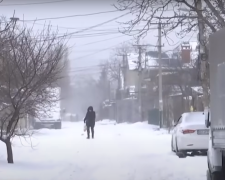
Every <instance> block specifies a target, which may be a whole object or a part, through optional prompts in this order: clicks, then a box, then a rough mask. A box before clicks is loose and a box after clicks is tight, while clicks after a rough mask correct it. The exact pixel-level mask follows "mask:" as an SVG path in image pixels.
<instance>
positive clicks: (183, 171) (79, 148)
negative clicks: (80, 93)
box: [0, 121, 207, 180]
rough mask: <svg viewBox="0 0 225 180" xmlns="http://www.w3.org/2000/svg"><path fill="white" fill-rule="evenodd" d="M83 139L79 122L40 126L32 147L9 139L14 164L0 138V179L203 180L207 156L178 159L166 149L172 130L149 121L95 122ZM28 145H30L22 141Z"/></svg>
mask: <svg viewBox="0 0 225 180" xmlns="http://www.w3.org/2000/svg"><path fill="white" fill-rule="evenodd" d="M95 131H96V135H95V139H94V140H92V139H89V140H88V139H86V134H85V133H84V132H83V123H82V122H79V123H70V122H65V123H63V129H61V130H49V129H42V130H40V131H39V133H38V134H36V135H35V136H34V137H33V139H32V143H33V146H34V147H33V148H34V149H32V148H30V147H29V145H28V144H25V142H24V141H23V146H22V145H21V142H20V141H19V139H15V140H14V141H13V144H14V145H13V150H14V157H15V164H13V165H9V164H6V163H5V162H6V154H5V145H4V144H0V179H1V180H106V179H107V180H180V179H182V180H188V179H192V180H205V179H206V175H205V174H206V168H207V162H206V157H188V158H185V159H179V158H178V157H177V156H175V155H174V154H173V153H172V152H171V150H170V147H171V146H170V145H171V144H170V140H171V135H169V134H167V132H166V131H163V130H162V131H156V130H155V127H154V126H150V125H148V124H147V123H135V124H127V123H123V124H119V125H118V124H116V123H115V122H110V121H102V122H98V123H97V124H96V128H95ZM24 146H28V147H24Z"/></svg>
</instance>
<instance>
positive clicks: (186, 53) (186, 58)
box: [181, 43, 191, 64]
mask: <svg viewBox="0 0 225 180" xmlns="http://www.w3.org/2000/svg"><path fill="white" fill-rule="evenodd" d="M181 58H182V63H183V64H186V63H190V62H191V46H190V44H189V43H183V44H182V45H181Z"/></svg>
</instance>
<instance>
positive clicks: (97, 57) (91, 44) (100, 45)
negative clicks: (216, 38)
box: [0, 0, 196, 75]
mask: <svg viewBox="0 0 225 180" xmlns="http://www.w3.org/2000/svg"><path fill="white" fill-rule="evenodd" d="M50 1H52V2H53V1H59V0H4V1H3V2H2V3H1V4H0V12H1V14H2V15H3V16H6V17H7V18H10V17H12V15H13V12H14V10H15V12H16V17H18V18H20V20H23V19H24V20H34V19H41V18H51V17H61V16H71V15H79V14H90V13H97V12H102V11H110V10H115V8H114V7H113V6H112V5H113V3H115V2H116V1H115V0H71V1H66V0H65V1H64V2H54V3H49V4H48V3H46V4H33V5H16V4H26V3H41V2H50ZM9 4H14V5H10V6H8V5H9ZM122 14H125V12H111V13H106V14H99V15H92V16H83V17H70V18H69V17H68V18H63V19H51V20H46V21H36V22H35V23H36V24H35V29H41V28H43V24H44V23H51V25H53V26H58V27H59V30H60V33H63V32H76V31H78V30H82V29H86V28H88V27H91V26H95V25H97V24H101V23H103V22H106V21H109V20H111V19H113V18H116V17H118V16H120V15H122ZM131 18H132V16H131V15H127V16H124V17H123V18H120V19H117V20H114V21H112V22H109V23H106V24H104V25H102V26H99V27H96V28H94V29H91V30H87V31H83V32H82V33H77V34H76V35H75V36H73V37H72V38H71V39H70V41H69V46H72V47H71V48H70V56H69V59H70V61H71V63H72V69H73V70H76V69H79V67H89V66H91V67H93V68H92V69H91V71H88V73H91V74H93V75H96V74H97V73H98V72H99V70H98V68H97V67H94V66H95V65H98V64H99V63H100V62H101V61H104V60H107V59H108V58H109V56H110V53H111V51H112V48H113V47H116V46H117V45H119V44H120V43H122V42H124V41H128V40H130V39H132V37H130V36H126V35H123V34H121V33H119V32H118V30H117V29H118V28H122V26H121V25H120V24H119V23H118V21H120V22H125V21H127V20H130V19H131ZM20 23H21V22H20ZM26 23H27V24H30V25H31V24H32V23H33V22H32V21H30V22H29V21H26ZM53 29H56V27H54V28H53ZM96 33H97V34H96ZM156 35H157V29H155V30H154V29H153V30H151V32H149V33H148V35H147V36H146V37H145V39H144V40H143V42H145V43H150V44H156V43H157V37H156ZM170 38H171V39H173V41H174V42H173V43H175V44H176V43H177V42H179V41H181V40H180V39H177V38H176V36H175V35H174V34H171V35H170ZM184 40H191V41H196V39H195V36H193V37H191V35H190V36H187V38H185V39H184ZM98 41H102V42H98ZM162 42H163V43H164V47H163V49H165V50H168V49H172V48H173V47H171V46H169V45H168V44H167V42H166V41H165V39H163V40H162ZM171 43H172V42H171ZM154 49H155V48H154ZM79 73H81V72H79Z"/></svg>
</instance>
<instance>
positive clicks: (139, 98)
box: [138, 43, 143, 121]
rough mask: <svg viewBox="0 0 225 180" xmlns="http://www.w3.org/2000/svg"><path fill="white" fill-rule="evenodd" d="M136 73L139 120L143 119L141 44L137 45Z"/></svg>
mask: <svg viewBox="0 0 225 180" xmlns="http://www.w3.org/2000/svg"><path fill="white" fill-rule="evenodd" d="M138 45H139V43H138ZM138 75H139V81H138V104H139V111H140V120H141V121H143V118H142V47H141V46H138Z"/></svg>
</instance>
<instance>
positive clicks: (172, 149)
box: [171, 137, 175, 152]
mask: <svg viewBox="0 0 225 180" xmlns="http://www.w3.org/2000/svg"><path fill="white" fill-rule="evenodd" d="M171 151H172V152H175V150H174V148H173V137H172V139H171Z"/></svg>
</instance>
